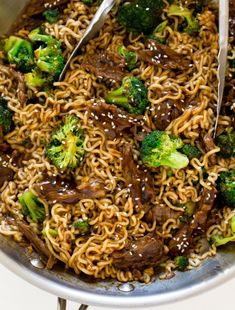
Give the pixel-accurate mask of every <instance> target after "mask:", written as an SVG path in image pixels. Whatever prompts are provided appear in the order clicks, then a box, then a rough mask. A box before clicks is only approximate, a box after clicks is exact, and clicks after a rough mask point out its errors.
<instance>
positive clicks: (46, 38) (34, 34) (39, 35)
mask: <svg viewBox="0 0 235 310" xmlns="http://www.w3.org/2000/svg"><path fill="white" fill-rule="evenodd" d="M28 37H29V39H30V40H31V41H32V42H33V43H41V44H42V43H43V44H45V45H54V47H57V48H60V47H61V42H60V41H59V40H57V39H56V38H53V37H52V36H50V35H49V34H47V33H45V32H44V30H43V28H42V27H38V28H35V29H33V30H32V31H31V32H30V33H29V35H28Z"/></svg>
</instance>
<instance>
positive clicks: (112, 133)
mask: <svg viewBox="0 0 235 310" xmlns="http://www.w3.org/2000/svg"><path fill="white" fill-rule="evenodd" d="M89 110H90V113H91V116H92V117H93V118H94V123H95V125H96V126H97V127H99V128H101V129H102V130H103V131H104V132H105V134H106V135H107V136H109V137H110V138H112V139H113V138H116V137H118V136H120V135H122V134H123V133H126V132H130V130H131V129H133V127H134V126H135V125H140V124H141V121H142V120H143V116H141V115H132V114H129V113H127V112H125V111H123V110H122V109H119V108H117V107H116V106H114V105H111V104H106V103H104V102H99V103H95V104H93V105H90V106H89Z"/></svg>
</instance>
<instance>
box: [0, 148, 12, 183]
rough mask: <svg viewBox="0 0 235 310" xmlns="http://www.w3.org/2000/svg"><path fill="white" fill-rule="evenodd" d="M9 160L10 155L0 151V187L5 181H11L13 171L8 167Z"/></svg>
mask: <svg viewBox="0 0 235 310" xmlns="http://www.w3.org/2000/svg"><path fill="white" fill-rule="evenodd" d="M10 160H11V157H10V155H8V154H5V153H3V152H2V150H1V151H0V188H1V187H2V186H3V184H4V183H5V182H6V181H7V182H9V181H12V180H13V178H14V171H13V170H12V169H11V168H9V167H8V165H9V162H10Z"/></svg>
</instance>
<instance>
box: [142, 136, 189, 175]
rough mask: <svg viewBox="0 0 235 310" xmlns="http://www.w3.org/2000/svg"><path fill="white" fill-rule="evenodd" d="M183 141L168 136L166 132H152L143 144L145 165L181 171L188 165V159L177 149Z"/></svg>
mask: <svg viewBox="0 0 235 310" xmlns="http://www.w3.org/2000/svg"><path fill="white" fill-rule="evenodd" d="M182 146H183V141H182V140H181V139H180V138H175V137H172V136H170V135H168V134H167V133H166V132H165V131H159V130H156V131H152V132H151V133H150V134H148V135H147V136H146V137H145V139H144V140H143V142H142V145H141V149H140V155H141V159H142V161H143V163H144V164H145V165H146V166H149V167H159V166H168V167H170V168H174V169H181V168H184V167H186V166H187V165H188V163H189V160H188V157H187V156H186V155H184V154H182V153H180V152H178V151H177V149H180V148H182Z"/></svg>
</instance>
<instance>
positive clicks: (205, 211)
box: [169, 187, 217, 256]
mask: <svg viewBox="0 0 235 310" xmlns="http://www.w3.org/2000/svg"><path fill="white" fill-rule="evenodd" d="M216 193H217V191H216V188H215V187H212V188H211V189H210V190H208V189H207V188H204V190H203V193H202V197H201V200H200V202H199V206H198V209H197V211H196V212H195V215H194V218H193V220H192V221H191V222H190V223H187V224H184V225H183V226H181V228H180V229H179V230H178V231H177V232H176V234H175V236H174V237H173V239H171V241H170V242H169V253H170V254H171V255H174V256H175V255H180V254H183V253H185V252H186V251H187V250H188V249H189V247H190V245H191V243H192V238H193V233H199V232H203V231H204V229H205V227H206V223H207V220H208V215H209V213H210V211H211V210H212V208H213V206H214V203H215V199H216Z"/></svg>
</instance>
